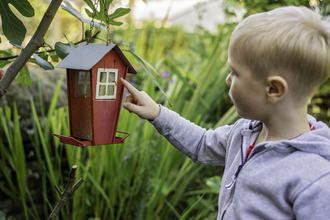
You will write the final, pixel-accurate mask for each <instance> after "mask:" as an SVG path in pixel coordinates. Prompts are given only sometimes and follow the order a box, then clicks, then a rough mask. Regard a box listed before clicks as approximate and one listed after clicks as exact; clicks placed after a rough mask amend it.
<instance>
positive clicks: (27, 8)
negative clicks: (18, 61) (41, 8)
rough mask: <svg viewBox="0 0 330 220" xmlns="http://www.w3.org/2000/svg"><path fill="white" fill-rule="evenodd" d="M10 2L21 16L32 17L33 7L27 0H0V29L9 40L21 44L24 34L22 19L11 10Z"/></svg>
mask: <svg viewBox="0 0 330 220" xmlns="http://www.w3.org/2000/svg"><path fill="white" fill-rule="evenodd" d="M9 3H10V4H12V5H13V6H14V7H15V8H16V9H17V10H18V11H19V12H20V13H21V14H22V15H23V16H25V17H33V16H34V9H33V7H32V6H31V5H30V3H29V2H28V1H27V0H1V1H0V14H1V20H2V30H3V33H4V35H5V36H6V38H7V39H8V40H9V41H12V42H13V43H15V44H18V45H21V44H22V42H23V40H24V38H25V34H26V28H25V26H24V24H23V23H22V21H21V20H20V19H18V18H17V17H16V15H15V14H14V13H13V12H12V11H11V9H10V8H9V5H8V4H9Z"/></svg>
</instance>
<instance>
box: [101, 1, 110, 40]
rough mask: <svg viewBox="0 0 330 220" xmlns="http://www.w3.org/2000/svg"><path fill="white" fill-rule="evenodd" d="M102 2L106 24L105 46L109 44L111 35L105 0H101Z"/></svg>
mask: <svg viewBox="0 0 330 220" xmlns="http://www.w3.org/2000/svg"><path fill="white" fill-rule="evenodd" d="M103 4H104V15H105V24H106V25H107V46H108V45H109V44H111V35H110V22H109V16H108V10H107V0H103ZM109 6H110V5H109Z"/></svg>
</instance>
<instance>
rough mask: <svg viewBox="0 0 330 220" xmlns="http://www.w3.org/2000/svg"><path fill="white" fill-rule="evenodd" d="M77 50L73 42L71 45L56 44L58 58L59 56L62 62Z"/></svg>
mask: <svg viewBox="0 0 330 220" xmlns="http://www.w3.org/2000/svg"><path fill="white" fill-rule="evenodd" d="M74 49H75V46H74V44H73V43H72V42H71V44H70V43H69V44H64V43H62V42H56V43H55V51H56V54H57V56H59V57H60V58H61V59H62V60H63V59H64V58H65V57H66V56H67V55H69V53H70V52H71V51H72V50H74Z"/></svg>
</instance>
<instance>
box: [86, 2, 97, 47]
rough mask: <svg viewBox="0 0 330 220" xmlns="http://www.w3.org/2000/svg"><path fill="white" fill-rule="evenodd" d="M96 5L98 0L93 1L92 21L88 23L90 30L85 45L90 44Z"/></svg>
mask: <svg viewBox="0 0 330 220" xmlns="http://www.w3.org/2000/svg"><path fill="white" fill-rule="evenodd" d="M98 4H99V0H95V3H94V4H93V15H92V20H91V22H90V23H89V24H90V29H89V36H88V39H87V44H89V43H90V42H92V32H93V27H94V17H95V15H96V9H97V6H98Z"/></svg>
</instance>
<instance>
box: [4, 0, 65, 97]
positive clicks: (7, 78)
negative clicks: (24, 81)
mask: <svg viewBox="0 0 330 220" xmlns="http://www.w3.org/2000/svg"><path fill="white" fill-rule="evenodd" d="M61 3H62V0H52V1H51V3H50V4H49V7H48V9H47V11H46V12H45V14H44V16H43V18H42V20H41V22H40V24H39V26H38V28H37V30H36V32H35V33H34V35H33V37H32V38H31V40H30V41H29V43H28V44H27V45H26V47H25V49H24V50H22V52H21V53H20V55H19V56H18V58H17V59H16V60H15V61H14V62H13V63H12V65H10V67H9V68H8V69H7V71H6V74H5V75H4V76H3V78H2V79H1V80H0V98H1V97H2V96H4V95H5V94H6V91H7V89H8V87H9V86H10V84H11V83H12V82H13V81H14V79H15V77H16V76H17V74H18V73H19V71H20V70H21V69H22V68H23V66H24V65H25V64H26V62H28V60H29V59H30V57H31V56H32V54H33V53H35V51H36V50H37V49H38V48H39V47H41V46H42V45H43V44H44V36H45V34H46V32H47V30H48V28H49V26H50V24H51V23H52V21H53V18H54V16H55V14H56V12H57V10H58V8H59V7H60V5H61Z"/></svg>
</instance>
